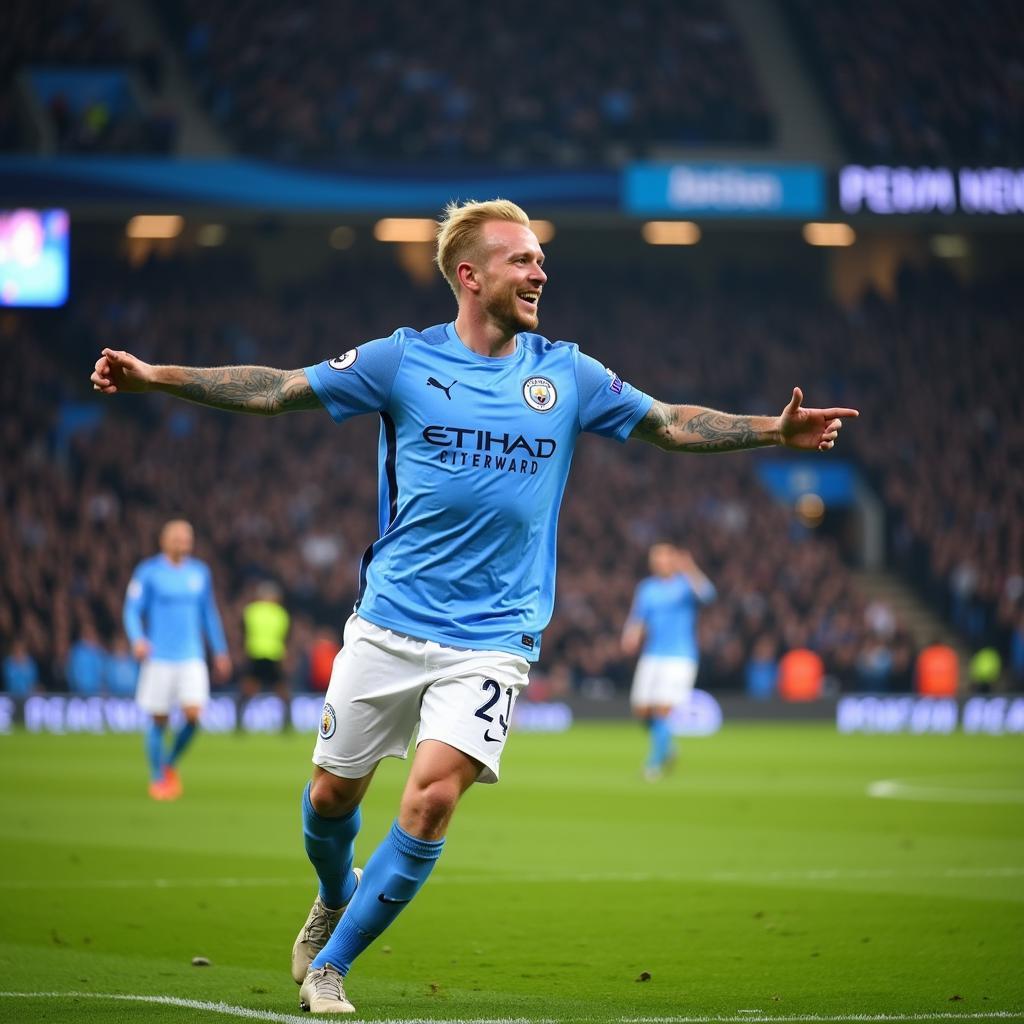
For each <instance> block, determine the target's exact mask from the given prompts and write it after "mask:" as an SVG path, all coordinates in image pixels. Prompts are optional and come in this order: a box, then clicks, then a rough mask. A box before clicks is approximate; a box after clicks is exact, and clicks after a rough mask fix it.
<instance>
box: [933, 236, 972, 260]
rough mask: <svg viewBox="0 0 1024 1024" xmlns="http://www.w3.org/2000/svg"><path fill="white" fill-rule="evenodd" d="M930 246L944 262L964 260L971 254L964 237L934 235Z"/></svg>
mask: <svg viewBox="0 0 1024 1024" xmlns="http://www.w3.org/2000/svg"><path fill="white" fill-rule="evenodd" d="M929 246H930V248H931V250H932V252H933V253H934V254H935V255H936V256H938V257H939V259H943V260H962V259H963V258H964V257H965V256H966V255H967V254H968V252H969V249H968V246H967V239H966V238H964V236H963V235H932V237H931V239H930V242H929Z"/></svg>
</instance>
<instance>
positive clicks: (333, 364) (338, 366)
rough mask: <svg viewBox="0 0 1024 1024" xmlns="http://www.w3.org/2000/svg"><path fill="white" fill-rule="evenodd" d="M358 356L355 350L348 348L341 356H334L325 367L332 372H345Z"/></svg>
mask: <svg viewBox="0 0 1024 1024" xmlns="http://www.w3.org/2000/svg"><path fill="white" fill-rule="evenodd" d="M358 355H359V352H358V350H357V349H354V348H350V349H349V350H348V351H347V352H346V353H345V354H344V355H343V356H335V357H334V358H333V359H332V360H331V361H330V362H329V363H328V364H327V365H328V366H329V367H330V368H331V369H332V370H347V369H348V368H349V367H350V366H351V365H352V364H353V363H354V362H355V361H356V356H358Z"/></svg>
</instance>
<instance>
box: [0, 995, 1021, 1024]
mask: <svg viewBox="0 0 1024 1024" xmlns="http://www.w3.org/2000/svg"><path fill="white" fill-rule="evenodd" d="M0 999H102V1000H113V1001H116V1002H130V1003H154V1004H157V1005H159V1006H178V1007H181V1009H183V1010H206V1011H208V1012H209V1013H221V1014H224V1015H226V1016H228V1017H241V1018H243V1019H244V1020H259V1021H270V1022H272V1024H311V1022H312V1021H315V1020H317V1019H319V1018H317V1017H305V1016H304V1017H299V1016H297V1015H296V1014H294V1013H274V1012H273V1011H272V1010H253V1009H251V1008H250V1007H248V1006H232V1005H231V1004H230V1003H212V1002H206V1001H204V1000H201V999H179V998H178V997H177V996H140V995H131V994H127V993H121V992H0ZM754 1012H755V1013H756V1012H759V1011H754ZM1022 1016H1024V1011H1020V1010H990V1011H988V1012H987V1013H948V1012H947V1013H942V1012H937V1013H849V1014H833V1013H829V1014H821V1013H798V1014H782V1013H780V1014H766V1013H765V1014H760V1015H759V1016H753V1015H752V1014H751V1012H750V1011H741V1014H740V1015H736V1016H731V1015H728V1014H722V1015H713V1014H702V1015H699V1016H692V1017H618V1018H613V1019H614V1020H615V1022H616V1024H742V1022H744V1021H753V1022H754V1024H842V1022H845V1021H858V1022H859V1021H865V1022H869V1024H870V1022H876V1021H877V1022H885V1021H972V1020H1012V1019H1020V1018H1021V1017H1022ZM362 1019H363V1018H359V1017H356V1018H351V1021H352V1024H356V1022H358V1021H360V1020H362ZM367 1024H556V1022H555V1021H554V1020H552V1019H551V1018H550V1017H547V1018H537V1019H532V1018H529V1017H473V1018H460V1017H403V1018H394V1017H386V1018H381V1019H375V1020H372V1021H368V1022H367Z"/></svg>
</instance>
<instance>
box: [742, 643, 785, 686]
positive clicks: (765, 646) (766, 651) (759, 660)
mask: <svg viewBox="0 0 1024 1024" xmlns="http://www.w3.org/2000/svg"><path fill="white" fill-rule="evenodd" d="M778 674H779V664H778V661H777V659H776V650H775V640H774V639H773V638H772V637H771V636H770V635H769V634H764V635H762V636H759V637H758V638H757V640H756V641H755V642H754V648H753V650H752V651H751V652H750V657H749V658H748V659H747V668H746V678H747V685H746V691H747V695H748V696H750V697H756V698H757V699H758V700H768V699H769V698H771V697H774V696H775V685H776V681H777V679H778Z"/></svg>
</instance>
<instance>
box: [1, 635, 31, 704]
mask: <svg viewBox="0 0 1024 1024" xmlns="http://www.w3.org/2000/svg"><path fill="white" fill-rule="evenodd" d="M38 688H39V668H38V666H37V665H36V660H35V658H33V657H32V655H31V654H29V652H28V647H27V646H26V644H25V642H24V641H23V640H14V641H12V642H11V649H10V651H9V652H8V653H7V654H6V656H5V657H4V690H5V692H7V693H9V694H10V695H11V696H12V697H28V696H29V695H30V694H32V693H34V692H35V691H36V690H37V689H38Z"/></svg>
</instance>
